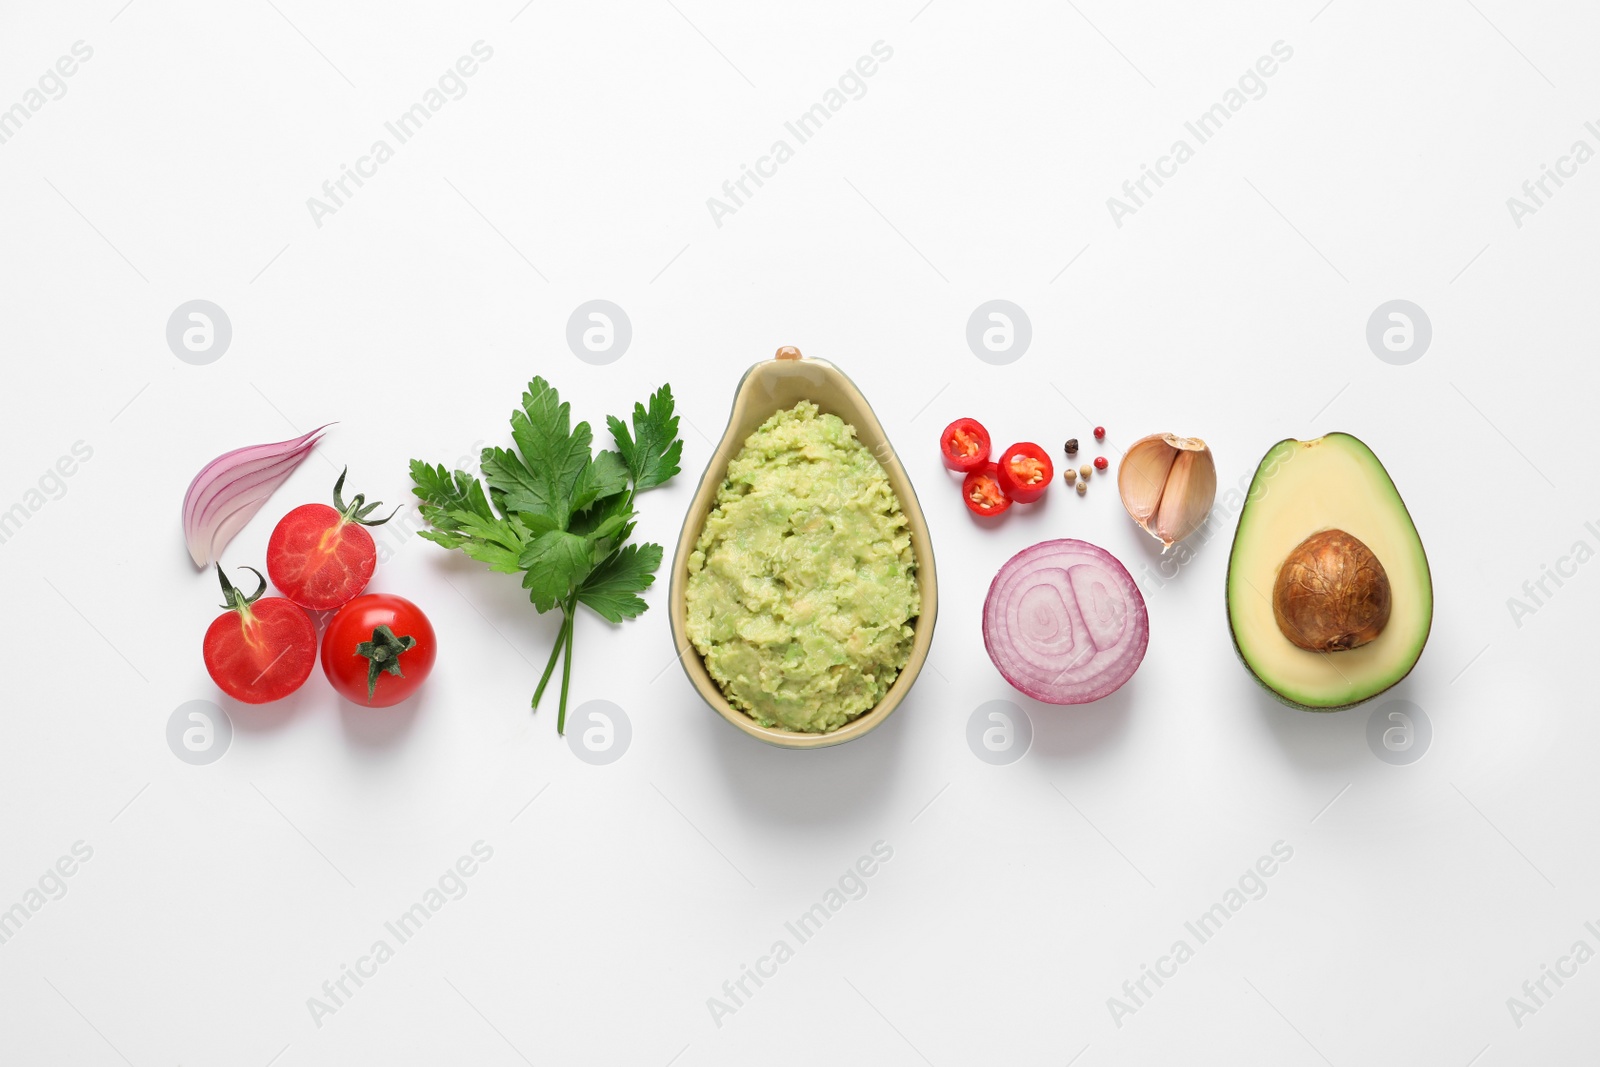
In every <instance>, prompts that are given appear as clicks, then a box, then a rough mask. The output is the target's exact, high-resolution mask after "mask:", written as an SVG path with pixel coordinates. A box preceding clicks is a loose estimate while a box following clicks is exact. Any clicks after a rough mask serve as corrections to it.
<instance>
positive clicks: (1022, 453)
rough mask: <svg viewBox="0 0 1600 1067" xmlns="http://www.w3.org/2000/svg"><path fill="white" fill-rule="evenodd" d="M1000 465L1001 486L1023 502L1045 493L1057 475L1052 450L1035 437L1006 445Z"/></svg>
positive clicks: (1029, 502) (1025, 502) (1008, 494)
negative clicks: (1052, 462)
mask: <svg viewBox="0 0 1600 1067" xmlns="http://www.w3.org/2000/svg"><path fill="white" fill-rule="evenodd" d="M996 466H997V467H998V468H999V471H998V473H997V475H996V477H998V478H999V479H1000V488H1001V489H1002V490H1004V492H1005V494H1006V496H1009V497H1010V498H1011V499H1012V500H1015V501H1016V502H1017V503H1019V504H1031V503H1033V502H1034V501H1035V500H1038V499H1039V498H1040V497H1042V496H1044V491H1045V490H1046V489H1048V488H1050V479H1052V478H1054V477H1055V475H1056V469H1055V467H1054V466H1053V465H1052V464H1051V463H1050V454H1049V453H1048V452H1046V451H1045V450H1044V449H1042V448H1040V447H1039V446H1038V445H1036V444H1034V443H1033V442H1032V441H1019V442H1018V443H1016V444H1014V445H1012V446H1011V447H1010V448H1008V449H1006V450H1005V451H1004V452H1002V453H1001V454H1000V462H999V463H998V464H996Z"/></svg>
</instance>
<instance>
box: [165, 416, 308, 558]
mask: <svg viewBox="0 0 1600 1067" xmlns="http://www.w3.org/2000/svg"><path fill="white" fill-rule="evenodd" d="M328 425H331V424H324V425H322V426H318V427H317V428H316V429H315V430H312V431H310V432H309V433H304V434H301V435H300V436H299V437H294V438H291V439H289V440H287V441H276V442H273V443H272V444H266V445H247V446H246V447H244V448H236V449H234V450H233V451H232V452H225V453H223V454H222V455H220V456H218V457H217V458H216V459H214V460H212V461H211V462H210V463H207V464H206V465H205V466H204V467H202V468H201V469H200V473H199V474H196V475H195V476H194V481H192V482H190V483H189V491H188V492H186V493H184V495H183V539H184V542H185V543H186V544H187V545H188V546H189V556H190V558H192V559H193V560H194V562H195V566H197V567H207V566H210V565H211V564H212V563H215V562H216V561H217V559H218V557H220V556H221V555H222V550H223V548H225V547H226V546H227V544H228V542H229V541H231V540H233V537H234V535H235V534H237V533H238V532H239V531H240V530H242V529H243V528H244V524H245V523H247V522H249V521H250V518H251V516H253V515H255V513H256V512H257V511H260V510H261V505H262V504H265V503H266V502H267V497H269V496H271V495H272V492H273V490H275V489H277V488H278V486H280V485H282V484H283V483H284V482H285V481H286V480H288V477H289V475H290V474H292V473H294V469H295V468H296V467H298V466H300V463H301V461H302V460H304V459H305V458H306V457H307V456H309V455H310V454H311V450H312V449H313V448H315V447H316V445H317V442H318V441H320V440H321V437H319V436H318V435H319V434H321V433H322V431H323V430H325V429H327V428H328Z"/></svg>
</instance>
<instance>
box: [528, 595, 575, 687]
mask: <svg viewBox="0 0 1600 1067" xmlns="http://www.w3.org/2000/svg"><path fill="white" fill-rule="evenodd" d="M571 625H572V613H571V612H563V613H562V615H561V629H559V630H557V631H556V643H555V647H554V648H552V649H551V650H550V662H549V663H546V664H545V665H544V674H543V675H542V676H541V677H540V678H539V688H537V689H535V690H534V691H533V706H534V707H535V708H538V706H539V698H540V697H542V696H544V687H545V686H547V685H549V684H550V676H551V675H552V674H554V673H555V672H556V661H557V660H559V659H560V658H561V651H562V649H563V647H565V645H566V638H567V628H568V627H569V626H571Z"/></svg>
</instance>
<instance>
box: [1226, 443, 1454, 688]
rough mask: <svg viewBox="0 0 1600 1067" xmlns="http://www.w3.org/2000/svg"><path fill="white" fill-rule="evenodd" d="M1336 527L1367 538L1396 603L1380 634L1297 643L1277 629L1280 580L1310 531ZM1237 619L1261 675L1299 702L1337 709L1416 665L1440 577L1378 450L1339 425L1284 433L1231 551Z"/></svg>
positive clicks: (1242, 648)
mask: <svg viewBox="0 0 1600 1067" xmlns="http://www.w3.org/2000/svg"><path fill="white" fill-rule="evenodd" d="M1329 529H1337V530H1343V531H1344V532H1345V533H1348V534H1350V535H1351V536H1353V537H1356V538H1358V539H1360V540H1361V541H1362V542H1363V543H1365V544H1366V545H1367V547H1368V548H1370V549H1371V550H1372V551H1373V553H1374V554H1375V555H1376V556H1377V557H1378V560H1379V562H1381V563H1382V564H1383V568H1384V571H1385V572H1386V573H1387V575H1388V578H1389V584H1390V588H1391V592H1392V598H1393V607H1392V610H1391V613H1390V616H1389V621H1388V624H1387V625H1386V626H1385V627H1384V629H1383V632H1382V633H1380V634H1379V635H1378V636H1377V638H1376V639H1374V640H1373V641H1371V642H1369V643H1367V644H1365V645H1362V646H1361V647H1359V648H1352V649H1346V650H1342V651H1337V652H1311V651H1307V650H1306V649H1303V648H1298V647H1296V646H1295V645H1294V644H1293V643H1292V642H1291V641H1290V640H1289V639H1288V638H1287V637H1285V636H1284V635H1283V633H1282V632H1281V631H1280V630H1279V629H1278V624H1277V621H1276V619H1274V617H1273V613H1272V587H1273V581H1274V580H1275V579H1276V577H1277V573H1278V568H1279V567H1280V566H1281V565H1282V564H1283V561H1284V560H1285V559H1286V558H1287V557H1288V556H1289V554H1290V553H1291V552H1292V551H1293V550H1294V549H1295V546H1297V545H1299V544H1300V542H1301V541H1303V540H1304V539H1305V538H1307V537H1309V536H1310V535H1312V534H1314V533H1317V532H1319V531H1321V530H1329ZM1227 594H1228V625H1229V628H1230V629H1231V630H1232V632H1233V646H1234V649H1235V650H1236V651H1237V652H1238V653H1239V658H1240V659H1241V660H1243V661H1244V665H1245V667H1246V668H1248V669H1249V671H1250V673H1251V674H1252V675H1254V676H1255V679H1256V681H1258V682H1260V683H1261V685H1263V686H1264V687H1266V689H1267V690H1268V691H1270V692H1271V693H1272V694H1273V695H1274V696H1276V697H1277V698H1278V699H1279V700H1281V701H1283V702H1284V703H1285V704H1288V705H1290V706H1291V707H1297V708H1304V709H1306V710H1311V711H1335V710H1337V709H1339V708H1347V707H1350V706H1351V705H1353V704H1359V703H1361V702H1362V701H1363V700H1369V699H1371V698H1372V697H1375V696H1377V695H1378V694H1379V693H1381V692H1383V691H1384V690H1386V689H1388V688H1389V687H1390V686H1392V685H1394V684H1395V683H1396V682H1399V681H1400V680H1401V679H1402V678H1404V677H1405V676H1406V675H1407V674H1409V673H1410V672H1411V668H1412V667H1413V666H1415V665H1416V662H1417V659H1418V658H1419V657H1420V656H1421V655H1422V648H1423V646H1424V645H1425V644H1426V643H1427V640H1428V632H1429V630H1430V629H1431V628H1432V625H1433V579H1432V577H1431V575H1430V574H1429V571H1428V557H1427V555H1426V554H1425V553H1424V552H1423V549H1422V540H1421V538H1420V537H1418V536H1417V528H1416V526H1415V525H1413V524H1412V522H1411V514H1410V512H1408V511H1407V510H1406V506H1405V502H1404V501H1402V500H1401V499H1400V493H1399V491H1398V490H1396V489H1395V486H1394V482H1393V481H1391V480H1390V478H1389V473H1388V472H1387V471H1386V470H1384V468H1383V464H1382V463H1380V462H1378V457H1377V456H1375V455H1374V454H1373V453H1372V450H1371V449H1369V448H1368V447H1367V446H1366V445H1364V444H1362V443H1361V442H1360V441H1359V440H1357V439H1356V438H1354V437H1351V436H1350V435H1349V434H1344V433H1331V434H1328V435H1327V436H1325V437H1319V438H1317V439H1315V440H1312V441H1296V440H1294V439H1293V438H1290V439H1288V440H1284V441H1279V442H1278V443H1277V444H1275V445H1273V446H1272V448H1270V449H1269V450H1268V451H1267V454H1266V456H1265V457H1264V458H1263V459H1262V460H1261V464H1260V466H1259V467H1257V468H1256V474H1255V478H1254V479H1253V480H1252V481H1251V483H1250V492H1249V495H1248V497H1247V498H1246V501H1245V506H1244V510H1243V511H1242V512H1241V513H1240V515H1239V527H1238V529H1237V531H1235V533H1234V536H1233V551H1232V553H1231V554H1230V555H1229V557H1228V590H1227Z"/></svg>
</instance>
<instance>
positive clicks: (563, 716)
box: [556, 593, 578, 734]
mask: <svg viewBox="0 0 1600 1067" xmlns="http://www.w3.org/2000/svg"><path fill="white" fill-rule="evenodd" d="M577 614H578V594H576V593H574V594H572V599H571V600H569V601H567V654H566V656H565V657H563V659H562V661H561V706H560V709H559V710H558V711H557V713H556V733H557V734H565V733H566V732H567V687H568V686H569V685H570V684H571V682H572V631H573V630H576V629H577V627H576V626H575V625H573V623H574V622H575V621H576V619H575V618H574V617H575V616H576V615H577Z"/></svg>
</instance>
